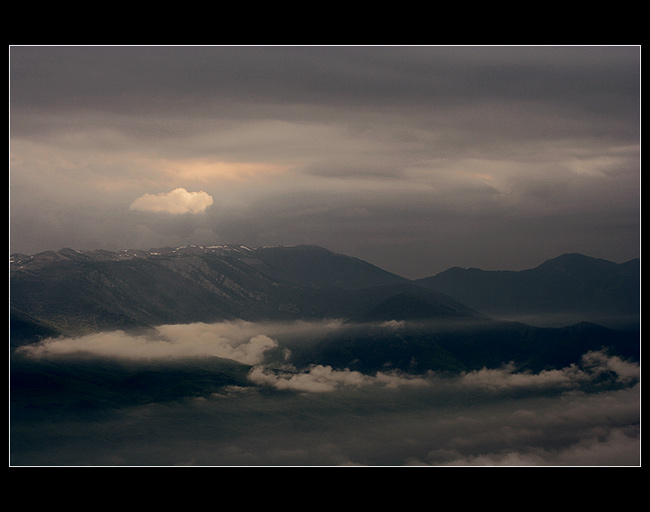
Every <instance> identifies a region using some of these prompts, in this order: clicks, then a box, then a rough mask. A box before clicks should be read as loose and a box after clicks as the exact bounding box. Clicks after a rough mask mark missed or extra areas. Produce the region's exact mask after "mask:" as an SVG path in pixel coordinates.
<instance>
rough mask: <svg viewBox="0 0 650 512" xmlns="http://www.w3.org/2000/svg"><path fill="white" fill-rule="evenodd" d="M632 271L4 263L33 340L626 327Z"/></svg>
mask: <svg viewBox="0 0 650 512" xmlns="http://www.w3.org/2000/svg"><path fill="white" fill-rule="evenodd" d="M638 262H639V260H638V259H633V260H630V261H629V262H626V263H613V262H609V261H607V260H602V259H598V258H592V257H589V256H585V255H582V254H579V253H567V254H563V255H560V256H558V257H556V258H552V259H549V260H546V261H545V262H543V263H542V264H540V265H539V266H538V267H535V268H533V269H528V270H523V271H485V270H481V269H475V268H474V269H462V268H461V267H451V268H449V269H447V270H445V271H443V272H441V273H439V274H436V275H435V276H431V277H429V278H422V279H416V280H409V279H407V278H405V277H402V276H399V275H397V274H394V273H391V272H388V271H386V270H384V269H381V268H380V267H377V266H375V265H373V264H371V263H368V262H366V261H363V260H361V259H358V258H355V257H352V256H346V255H343V254H339V253H335V252H333V251H330V250H329V249H326V248H323V247H320V246H314V245H292V246H263V247H257V248H251V247H247V246H245V245H236V244H233V245H210V246H203V245H184V246H178V247H162V248H152V249H149V250H143V249H128V250H120V251H108V250H104V249H97V250H76V249H71V248H63V249H60V250H58V251H43V252H40V253H36V254H34V255H25V254H20V253H16V254H13V255H11V256H10V299H11V300H10V306H11V307H10V312H11V323H12V339H13V335H14V334H15V337H16V339H18V340H20V339H22V338H25V337H27V336H28V334H29V332H30V329H29V326H30V325H32V326H33V330H34V332H41V333H44V332H51V331H55V332H56V331H59V332H61V333H65V334H79V333H84V332H89V331H97V330H102V329H127V330H134V329H146V328H149V327H151V326H155V325H160V324H163V323H192V322H215V321H223V320H232V319H244V320H250V321H255V320H262V319H264V320H269V319H272V320H293V319H316V318H345V319H348V320H361V319H364V318H365V319H369V318H372V317H373V315H374V317H376V318H380V319H382V320H386V321H387V320H391V319H394V320H399V318H398V317H399V316H400V315H401V316H404V317H405V318H406V317H407V316H409V315H410V316H411V317H413V316H414V315H415V316H418V314H419V315H420V316H430V317H432V318H435V317H440V316H459V317H473V318H475V317H480V316H486V315H487V316H495V317H499V318H503V317H512V316H520V317H521V316H522V315H534V314H540V315H541V314H545V315H547V314H550V313H554V312H555V313H557V311H558V310H559V311H560V312H561V313H563V314H564V315H565V316H566V318H567V321H568V322H569V323H575V322H579V321H594V322H595V323H601V322H602V321H603V320H604V319H605V317H606V316H611V315H612V314H627V315H629V318H630V319H631V322H632V323H634V322H635V321H637V320H638V318H637V317H636V316H635V315H634V312H635V307H636V308H638V304H639V300H640V298H639V295H638V286H639V282H640V281H639V277H640V276H639V268H638ZM522 276H523V277H525V279H523V281H522ZM549 276H550V277H549ZM623 278H624V279H623ZM590 279H591V281H590ZM623 281H624V282H623ZM593 283H597V285H594V284H593ZM635 286H636V287H637V290H636V291H637V294H636V295H635V293H634V290H633V289H634V287H635ZM398 294H399V295H400V296H401V303H400V302H399V301H397V302H396V301H395V296H396V295H398ZM581 294H582V295H581ZM621 297H622V299H621ZM569 299H571V300H569ZM391 300H392V301H393V302H392V303H391ZM387 301H388V302H387ZM571 301H573V302H571ZM580 301H582V302H583V303H584V302H585V301H586V303H587V304H586V306H589V308H591V310H594V311H595V313H594V311H591V310H590V309H589V308H588V307H586V306H585V304H582V305H581V304H580ZM409 304H410V306H409ZM425 304H426V305H425ZM594 304H597V305H599V307H600V309H598V308H595V309H594V307H593V306H594ZM583 306H585V307H583ZM382 307H383V310H381V308H382ZM409 307H410V309H411V311H408V309H409ZM373 308H374V311H373ZM377 308H380V309H379V310H377ZM418 309H419V313H417V314H416V312H415V310H418ZM636 313H637V314H638V309H636ZM391 315H392V316H394V317H395V318H390V319H389V318H387V316H391ZM405 315H406V316H405ZM594 315H595V316H594ZM574 320H575V322H574ZM565 325H567V324H566V323H565ZM14 326H15V327H16V328H15V329H14Z"/></svg>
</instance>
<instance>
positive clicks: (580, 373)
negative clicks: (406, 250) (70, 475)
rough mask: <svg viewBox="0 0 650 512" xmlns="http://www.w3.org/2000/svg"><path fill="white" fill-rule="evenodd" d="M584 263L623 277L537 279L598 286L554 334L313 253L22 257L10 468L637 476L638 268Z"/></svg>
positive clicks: (294, 249) (186, 251) (173, 251)
mask: <svg viewBox="0 0 650 512" xmlns="http://www.w3.org/2000/svg"><path fill="white" fill-rule="evenodd" d="M572 258H574V259H575V256H572ZM561 259H562V258H560V260H561ZM580 259H581V261H582V262H583V263H584V264H585V265H587V266H588V265H589V264H592V265H605V266H606V268H608V269H611V275H605V274H604V273H603V272H596V273H592V277H593V278H592V279H591V281H590V280H589V278H588V277H585V270H584V267H581V266H574V267H570V268H569V271H567V267H563V270H562V272H558V271H557V270H555V267H554V265H553V264H552V263H553V262H550V263H549V262H546V263H544V264H542V265H540V267H537V269H543V268H544V267H550V268H551V269H552V271H551V272H549V273H547V274H546V276H545V279H543V280H542V281H544V285H545V286H546V288H547V289H548V290H557V289H562V288H563V287H568V286H573V283H575V282H576V280H578V279H580V280H581V283H582V288H581V291H582V293H583V294H584V301H579V300H577V299H576V297H575V295H574V296H573V297H572V298H571V304H570V305H569V304H568V302H567V301H566V297H564V296H558V297H559V299H558V306H557V308H556V309H555V310H553V309H551V310H549V309H548V305H549V303H548V301H547V302H545V303H544V307H545V308H546V309H539V310H535V309H534V308H533V307H532V306H530V304H526V305H525V307H526V310H525V311H526V313H528V314H534V315H539V316H538V317H539V318H541V315H547V314H550V313H553V312H556V311H558V310H562V311H565V312H566V313H567V314H568V315H569V316H571V317H572V318H573V319H576V320H577V322H576V323H570V324H566V325H563V326H561V327H557V326H553V327H550V326H541V325H532V324H526V323H523V322H521V321H511V320H505V319H503V318H498V317H496V316H492V315H488V314H485V313H484V312H483V311H481V309H480V308H476V307H470V306H467V305H465V304H464V303H463V302H461V301H460V300H459V299H458V298H457V297H454V296H453V295H452V293H453V290H454V288H453V287H449V286H447V287H446V288H444V287H442V286H441V287H440V288H444V293H443V291H440V290H436V289H435V288H433V285H432V283H431V282H430V281H435V279H436V278H439V277H440V276H434V278H433V279H432V280H424V281H422V280H418V281H412V280H409V279H406V278H403V277H400V276H398V275H395V274H392V273H390V272H386V271H384V270H382V269H380V268H378V267H376V266H374V265H371V264H369V263H367V262H364V261H361V260H359V259H357V258H351V257H348V256H345V255H342V254H337V253H333V252H331V251H329V250H327V249H324V248H321V247H315V246H291V247H281V246H276V247H264V248H248V247H242V246H220V247H203V246H193V247H177V248H167V249H152V250H150V251H119V252H108V251H75V250H71V249H65V250H61V251H57V252H53V251H52V252H46V253H40V254H35V255H31V256H27V255H13V256H12V261H11V335H12V336H11V346H12V362H11V400H12V402H11V416H12V438H11V439H12V440H11V451H12V462H13V463H14V464H17V465H23V464H27V465H87V464H90V465H115V464H117V465H177V464H198V465H347V464H359V465H409V464H421V465H448V464H451V465H456V464H459V465H472V464H479V465H500V464H505V465H565V464H569V465H574V464H575V465H592V464H595V465H621V464H622V465H635V464H637V463H638V460H639V459H638V452H637V451H636V449H635V448H636V447H637V445H638V434H639V433H638V419H639V418H638V415H636V413H638V402H636V398H637V397H638V384H639V363H640V344H639V330H638V317H634V315H632V313H633V312H634V311H633V310H632V307H631V306H632V305H633V304H634V302H635V300H636V301H638V289H637V286H638V282H639V281H638V278H639V276H638V275H634V272H633V271H634V269H638V262H636V264H635V262H628V263H625V264H614V263H611V262H603V261H602V260H595V259H592V258H587V257H584V256H580ZM533 270H536V269H533ZM533 270H531V271H530V272H532V271H533ZM570 270H573V271H570ZM536 271H540V270H536ZM450 272H451V270H450ZM443 275H444V273H443ZM525 275H526V272H524V276H523V277H525ZM621 276H623V277H621ZM616 278H618V279H616ZM635 279H636V286H635ZM510 280H511V281H516V279H513V276H510ZM465 281H467V279H465ZM523 281H524V283H525V282H526V280H525V279H524V280H523ZM539 282H540V281H538V283H537V284H539ZM603 283H607V286H604V285H603ZM465 284H466V286H465V287H464V288H460V287H459V290H460V293H459V294H458V295H462V293H467V292H466V290H467V289H471V286H468V285H467V283H465ZM524 286H525V284H521V283H515V284H513V285H512V291H511V292H509V291H508V290H507V289H506V288H505V287H504V286H501V288H500V294H499V295H498V296H496V295H495V297H498V300H497V298H495V301H494V303H497V302H499V301H501V303H503V304H506V303H507V297H508V296H509V293H510V294H512V296H517V294H519V296H521V293H522V288H523V287H524ZM483 292H484V293H487V291H486V290H483ZM493 293H495V294H496V292H493ZM540 293H542V291H540V290H539V289H538V287H531V288H530V291H529V294H528V295H529V296H530V297H531V298H534V297H535V296H536V295H539V294H540ZM606 293H610V294H611V298H612V300H609V301H608V300H606V297H603V294H606ZM546 296H547V297H548V293H546ZM594 296H599V297H600V300H599V301H598V302H597V303H596V304H595V303H594V300H593V297H594ZM464 298H467V297H466V296H464ZM621 298H623V300H622V299H621ZM515 302H516V303H517V305H518V306H519V309H516V310H509V309H507V308H505V309H503V308H502V309H500V310H499V311H498V312H499V313H501V316H503V317H506V316H508V315H510V314H512V315H515V314H521V312H522V310H521V306H522V305H521V301H515ZM530 303H531V304H534V300H532V299H531V301H530ZM476 305H480V304H478V301H474V303H473V304H472V306H476ZM625 308H627V309H625ZM621 313H626V314H627V315H628V316H626V317H625V318H626V319H627V323H626V324H625V326H624V328H622V329H614V328H611V327H606V326H604V325H600V324H596V323H594V322H593V321H592V320H593V318H594V316H596V315H601V316H602V318H603V319H605V320H613V319H617V321H618V322H619V325H620V319H621ZM581 315H583V316H584V319H581ZM630 317H631V318H632V320H633V321H632V322H630ZM587 319H588V320H589V321H588V320H587ZM634 320H636V324H635V323H634ZM605 323H607V322H605ZM617 396H618V397H619V398H614V397H617ZM601 400H602V401H604V402H608V401H610V400H622V402H618V403H619V405H618V406H617V407H619V408H620V407H624V411H622V412H621V414H613V412H612V410H611V409H608V410H604V409H603V410H601V411H600V413H601V414H602V415H601V414H598V410H599V407H600V406H601V404H600V401H601ZM622 404H627V405H625V406H623V405H622ZM576 407H577V408H583V407H584V408H586V409H587V410H589V411H590V412H589V414H588V415H587V417H581V418H577V417H573V416H572V412H571V411H573V410H575V408H576ZM525 411H529V412H525ZM552 415H557V417H556V418H551V417H550V416H552ZM542 417H543V419H542ZM567 417H568V418H570V419H567ZM145 418H146V421H147V425H148V427H146V428H145V426H144V424H143V423H142V422H143V421H145ZM585 418H587V419H585ZM533 421H534V422H535V423H536V424H537V425H538V427H536V433H535V434H534V435H532V434H531V433H530V429H531V428H532V424H531V422H533ZM540 421H541V422H542V423H541V425H542V426H541V427H540V426H539V425H540V423H539V422H540ZM158 422H159V423H158ZM458 422H460V423H462V424H463V426H462V427H460V426H459V425H457V424H458ZM560 424H562V428H561V427H560V426H559V425H560ZM109 425H110V432H111V433H109V432H108V431H107V430H106V429H108V428H109ZM154 425H159V426H158V427H154ZM201 425H203V427H201ZM380 425H382V427H380ZM448 428H450V429H451V430H448ZM456 428H461V431H463V432H464V434H463V435H462V436H461V437H462V439H463V441H461V437H459V435H455V436H454V435H452V434H451V432H452V431H454V429H456ZM139 429H144V431H146V432H149V434H148V435H146V436H144V437H143V435H144V434H142V432H141V433H140V434H138V432H139ZM168 430H169V432H168ZM199 430H200V432H199ZM144 431H143V432H144ZM569 431H571V434H568V432H569ZM73 432H74V433H73ZM153 432H156V433H155V434H153ZM362 432H365V433H366V434H362ZM459 432H460V431H459ZM487 432H492V434H491V435H490V436H489V437H490V441H489V442H488V441H487V439H486V438H485V435H486V433H487ZM162 435H165V437H166V441H165V442H164V443H163V441H162V439H161V438H160V436H162ZM362 435H363V437H364V442H363V443H361V444H359V443H354V442H352V441H351V439H357V438H358V437H359V436H362ZM134 436H135V438H134ZM511 436H514V437H515V438H516V441H515V440H513V439H512V438H511ZM89 443H90V444H89ZM160 443H163V445H164V446H165V447H166V448H161V447H160V446H159V444H160ZM82 445H83V446H86V447H88V446H91V449H90V450H88V449H84V450H81V449H79V448H78V447H80V446H82Z"/></svg>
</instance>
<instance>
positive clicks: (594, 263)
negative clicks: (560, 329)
mask: <svg viewBox="0 0 650 512" xmlns="http://www.w3.org/2000/svg"><path fill="white" fill-rule="evenodd" d="M415 282H416V283H417V284H418V285H420V286H424V287H427V288H430V289H433V290H436V291H439V292H441V293H444V294H448V295H450V296H451V297H453V298H455V299H456V300H458V301H459V302H462V303H463V304H466V305H467V306H469V307H472V308H475V309H477V310H479V311H481V312H483V313H485V314H486V315H491V316H497V317H504V318H508V317H519V318H522V319H523V318H526V317H528V318H529V319H530V320H535V321H540V322H541V321H546V322H548V323H552V322H553V320H554V319H555V320H556V321H557V323H559V324H564V325H566V324H567V323H572V322H577V321H583V320H586V321H591V322H595V323H601V324H603V325H607V326H612V327H623V326H625V327H630V326H637V327H638V322H639V314H640V309H639V308H640V260H639V259H633V260H630V261H628V262H626V263H613V262H611V261H607V260H603V259H598V258H591V257H588V256H584V255H582V254H564V255H562V256H559V257H557V258H554V259H551V260H548V261H546V262H544V263H542V264H541V265H539V266H538V267H535V268H532V269H528V270H521V271H486V270H480V269H477V268H459V267H454V268H450V269H448V270H445V271H444V272H441V273H440V274H437V275H435V276H432V277H427V278H424V279H419V280H417V281H415Z"/></svg>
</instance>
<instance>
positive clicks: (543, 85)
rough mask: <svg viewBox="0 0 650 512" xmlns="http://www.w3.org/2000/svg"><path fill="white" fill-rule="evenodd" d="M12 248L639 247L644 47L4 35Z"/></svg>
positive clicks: (388, 252) (429, 263) (597, 251)
mask: <svg viewBox="0 0 650 512" xmlns="http://www.w3.org/2000/svg"><path fill="white" fill-rule="evenodd" d="M10 130H11V131H10V143H11V148H10V149H11V161H10V164H11V166H10V185H11V187H10V227H11V231H10V236H11V239H10V250H11V252H23V253H28V254H31V253H35V252H40V251H44V250H49V249H54V250H58V249H61V248H63V247H72V248H76V249H93V248H103V249H111V250H116V249H125V248H142V249H149V248H152V247H161V246H166V245H181V244H192V243H194V244H203V245H212V244H229V243H235V244H245V245H249V246H253V247H254V246H261V245H291V244H302V243H306V244H315V245H321V246H324V247H327V248H329V249H331V250H334V251H336V252H341V253H344V254H348V255H352V256H357V257H359V258H362V259H365V260H367V261H369V262H371V263H374V264H376V265H379V266H381V267H383V268H385V269H387V270H390V271H393V272H396V273H399V274H401V275H403V276H405V277H409V278H418V277H425V276H429V275H433V274H435V273H438V272H440V271H442V270H444V269H446V268H448V267H451V266H455V265H458V266H465V267H480V268H485V269H512V270H516V269H522V268H530V267H533V266H536V265H538V264H539V263H541V262H542V261H544V260H545V259H548V258H551V257H555V256H558V255H559V254H562V253H565V252H581V253H584V254H587V255H590V256H595V257H601V258H605V259H610V260H613V261H626V260H629V259H631V258H635V257H638V256H639V250H640V249H639V247H640V243H639V241H640V240H639V238H640V48H639V47H637V46H621V47H600V46H593V47H553V46H551V47H436V46H419V47H409V46H406V47H400V46H391V47H375V46H369V47H338V46H330V47H293V46H288V47H221V46H218V47H192V46H187V47H121V46H114V47H94V46H90V47H35V46H33V47H30V46H27V47H20V46H14V47H11V48H10Z"/></svg>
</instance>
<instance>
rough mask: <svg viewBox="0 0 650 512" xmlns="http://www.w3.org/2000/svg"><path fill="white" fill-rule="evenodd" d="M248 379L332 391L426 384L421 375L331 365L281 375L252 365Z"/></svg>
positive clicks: (258, 382) (283, 385) (309, 390)
mask: <svg viewBox="0 0 650 512" xmlns="http://www.w3.org/2000/svg"><path fill="white" fill-rule="evenodd" d="M248 378H249V379H250V380H251V381H252V382H254V383H255V384H258V385H265V386H271V387H274V388H276V389H284V390H293V391H304V392H311V393H322V392H330V391H335V390H337V389H341V388H344V387H361V386H370V385H380V386H384V387H388V388H395V387H398V386H403V385H410V386H428V385H429V382H428V381H427V380H426V379H424V378H420V377H412V376H407V375H404V376H401V375H397V374H389V373H382V372H379V373H377V374H376V375H374V376H371V375H365V374H363V373H361V372H357V371H352V370H349V369H347V368H345V369H343V370H334V369H333V368H332V367H331V366H323V365H315V366H313V367H311V368H310V369H309V370H307V371H304V372H301V373H292V374H283V373H275V372H271V371H268V370H267V369H265V368H263V367H255V368H253V369H252V370H251V371H250V373H249V374H248Z"/></svg>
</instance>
